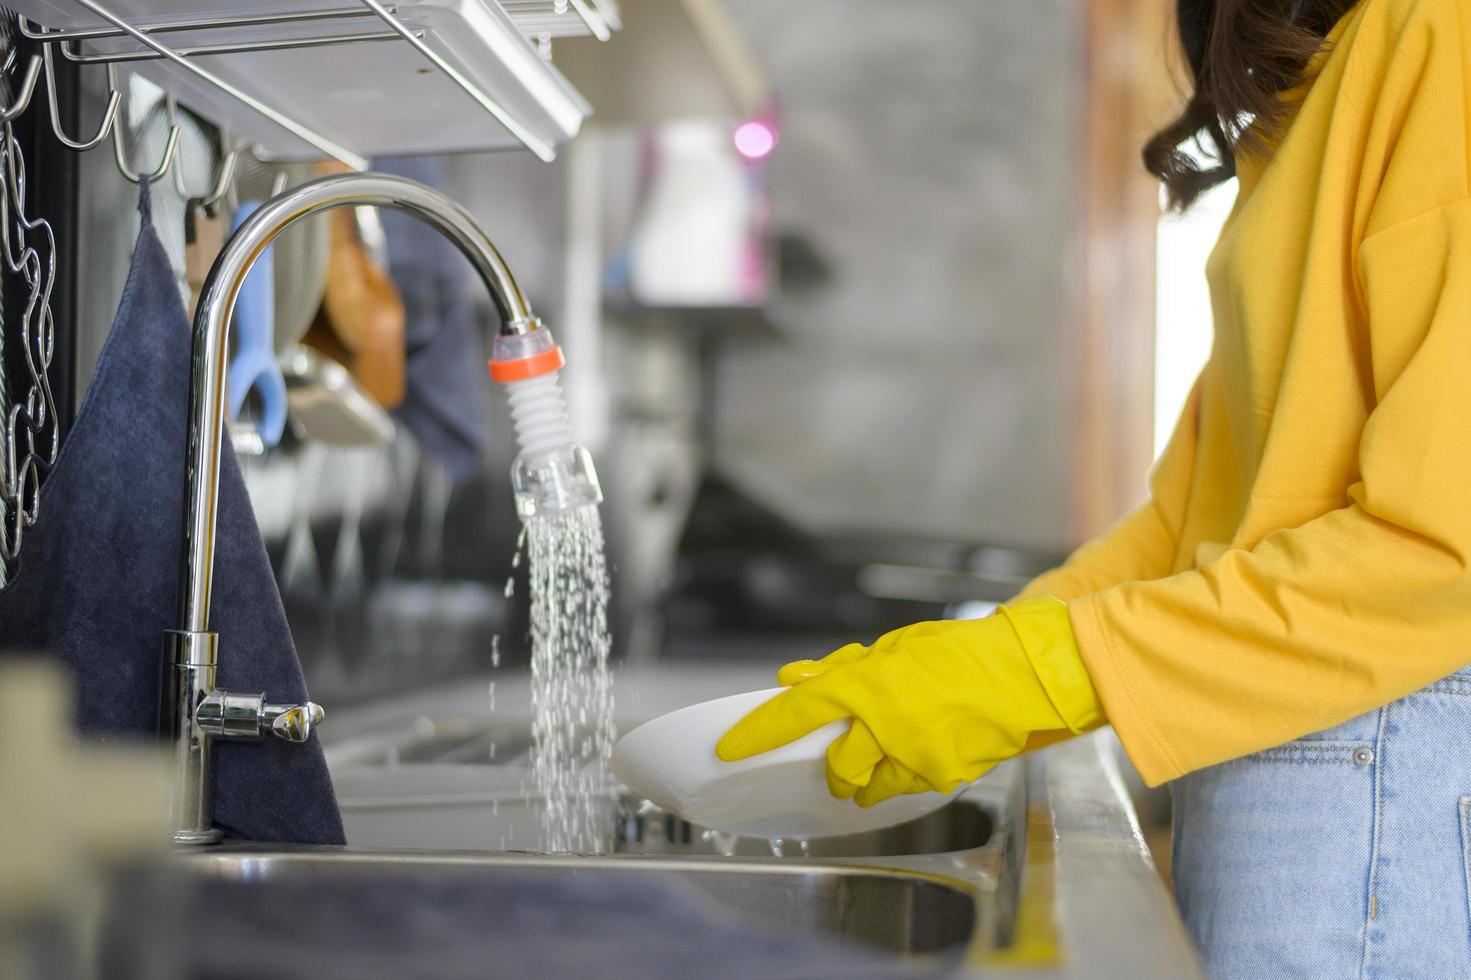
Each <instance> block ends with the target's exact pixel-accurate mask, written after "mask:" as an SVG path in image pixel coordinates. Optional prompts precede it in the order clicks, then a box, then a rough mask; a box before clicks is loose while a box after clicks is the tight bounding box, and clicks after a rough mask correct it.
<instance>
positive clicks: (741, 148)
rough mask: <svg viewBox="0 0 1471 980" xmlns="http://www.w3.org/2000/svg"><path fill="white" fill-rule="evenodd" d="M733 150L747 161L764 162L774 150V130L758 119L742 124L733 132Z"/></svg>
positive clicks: (768, 124)
mask: <svg viewBox="0 0 1471 980" xmlns="http://www.w3.org/2000/svg"><path fill="white" fill-rule="evenodd" d="M735 148H736V152H737V153H739V154H740V155H741V156H743V157H745V158H746V159H747V160H764V159H766V158H767V157H769V156H771V151H772V150H774V149H776V130H775V129H773V128H772V126H771V124H770V123H766V122H762V121H761V120H759V119H753V120H751V121H750V122H748V123H742V124H741V125H740V127H739V128H737V129H736V131H735Z"/></svg>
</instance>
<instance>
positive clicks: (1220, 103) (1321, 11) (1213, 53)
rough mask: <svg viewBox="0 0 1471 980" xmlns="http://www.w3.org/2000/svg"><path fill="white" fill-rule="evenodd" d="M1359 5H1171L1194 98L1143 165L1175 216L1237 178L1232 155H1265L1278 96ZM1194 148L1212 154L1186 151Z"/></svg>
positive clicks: (1186, 1)
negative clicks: (1161, 188)
mask: <svg viewBox="0 0 1471 980" xmlns="http://www.w3.org/2000/svg"><path fill="white" fill-rule="evenodd" d="M1356 2H1357V0H1177V6H1178V16H1179V26H1180V42H1181V44H1182V46H1183V47H1184V50H1185V59H1186V61H1187V63H1188V64H1189V67H1190V74H1191V81H1192V90H1191V92H1190V97H1189V100H1188V101H1187V102H1186V103H1185V108H1184V109H1183V110H1181V112H1180V115H1179V117H1178V118H1177V119H1175V121H1174V122H1172V123H1170V124H1169V125H1168V126H1166V127H1165V128H1164V129H1163V130H1161V131H1160V132H1159V133H1157V134H1155V136H1154V137H1153V138H1152V139H1151V140H1150V141H1149V142H1148V143H1147V144H1145V147H1144V166H1145V167H1146V168H1148V170H1149V172H1150V173H1152V174H1154V175H1155V176H1156V177H1158V178H1159V179H1160V180H1162V181H1163V182H1164V185H1165V191H1166V193H1167V195H1168V197H1169V202H1170V207H1171V208H1173V209H1176V210H1181V211H1183V210H1184V209H1185V208H1188V207H1189V206H1190V205H1191V204H1192V203H1194V201H1195V199H1196V198H1198V197H1199V196H1200V195H1201V194H1203V193H1205V192H1206V191H1208V190H1210V189H1211V188H1212V187H1214V186H1216V185H1217V184H1219V183H1221V182H1222V181H1226V180H1229V179H1231V178H1232V177H1233V176H1235V174H1236V158H1237V155H1238V154H1250V153H1255V152H1261V151H1262V150H1264V149H1265V148H1266V147H1265V144H1266V141H1267V140H1269V139H1270V138H1271V137H1273V136H1275V135H1276V134H1277V133H1278V131H1279V130H1280V129H1281V127H1282V126H1283V125H1284V124H1285V121H1286V115H1287V112H1288V106H1287V105H1286V104H1285V102H1284V101H1283V99H1282V98H1281V95H1282V93H1284V92H1286V91H1287V90H1289V89H1291V88H1294V87H1295V86H1297V85H1298V83H1299V82H1301V81H1302V75H1303V71H1304V69H1306V68H1307V66H1308V63H1309V62H1310V61H1311V60H1312V58H1313V56H1314V55H1315V54H1316V53H1317V52H1318V50H1319V49H1320V48H1321V47H1322V46H1323V39H1324V38H1325V37H1327V36H1328V33H1329V32H1330V31H1331V30H1333V26H1334V25H1335V24H1337V23H1338V21H1339V19H1340V18H1342V17H1343V15H1344V14H1346V13H1348V11H1349V9H1350V8H1352V7H1353V6H1354V4H1355V3H1356ZM1191 141H1198V142H1199V143H1200V145H1201V148H1202V149H1204V150H1205V151H1206V152H1207V153H1208V154H1210V155H1211V156H1214V157H1215V158H1216V159H1215V160H1214V161H1206V162H1202V161H1201V159H1200V158H1199V156H1197V155H1192V154H1191V153H1189V152H1187V151H1186V149H1185V146H1186V144H1188V143H1190V142H1191Z"/></svg>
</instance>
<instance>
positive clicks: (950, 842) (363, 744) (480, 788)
mask: <svg viewBox="0 0 1471 980" xmlns="http://www.w3.org/2000/svg"><path fill="white" fill-rule="evenodd" d="M530 753H531V738H530V733H529V732H528V731H527V730H526V729H525V728H524V727H517V726H514V725H505V724H495V723H492V722H491V721H490V720H489V719H486V718H483V717H481V718H475V717H469V718H455V717H440V718H428V717H421V718H418V719H415V720H414V721H413V722H412V723H409V724H402V723H400V724H398V725H395V726H392V727H389V728H387V729H386V730H383V731H379V732H374V733H369V734H367V735H361V736H358V737H355V738H352V739H350V740H344V741H342V742H339V743H336V744H330V743H329V744H328V746H327V761H328V765H329V766H330V767H331V768H332V776H333V781H334V782H335V784H336V789H337V799H338V804H339V806H340V807H341V810H342V819H343V824H344V826H345V828H346V830H347V839H348V842H349V843H351V844H353V845H354V846H362V847H391V848H401V847H412V848H433V849H442V850H468V851H498V852H505V851H533V850H536V849H537V848H538V845H539V843H540V841H539V826H538V807H539V805H540V801H539V800H537V799H536V798H535V797H534V796H532V795H531V794H530V792H529V790H530V787H531V782H532V779H531V761H530ZM641 803H642V801H640V800H639V799H637V798H633V797H627V796H625V797H624V798H623V799H622V800H621V801H617V802H615V801H614V799H613V795H612V791H611V790H610V793H609V799H608V803H607V811H606V814H605V816H604V818H603V819H604V821H605V824H604V825H605V826H606V827H608V829H609V834H608V839H609V841H610V842H611V843H612V845H613V848H614V850H615V851H616V852H617V853H620V854H637V855H678V856H685V857H714V856H725V857H731V856H738V857H753V858H754V857H772V856H776V857H787V858H798V857H810V858H850V857H898V856H904V855H922V854H941V853H949V852H957V851H967V850H972V849H975V848H980V847H984V846H986V844H987V843H988V842H989V841H990V840H991V838H992V835H993V833H994V832H995V829H996V825H997V820H996V813H995V810H996V808H997V806H998V805H999V802H998V800H997V798H996V796H995V794H991V795H989V796H988V795H987V793H986V792H984V791H979V792H978V791H976V790H971V791H969V792H967V794H966V795H965V796H962V797H961V798H960V799H959V800H957V801H956V802H954V803H951V804H950V805H948V806H945V807H943V808H941V809H939V810H937V811H935V812H934V813H930V814H927V815H925V816H923V817H921V818H919V819H917V820H912V821H909V822H908V823H905V824H900V825H899V826H896V827H890V828H886V829H883V830H877V831H872V832H869V833H862V834H853V835H850V836H846V837H831V838H822V839H817V840H813V841H811V842H810V843H808V844H807V845H806V846H805V847H803V846H802V845H801V844H799V843H798V842H796V841H785V842H777V841H768V840H762V839H752V838H739V839H732V838H727V837H725V836H724V835H719V834H715V833H712V832H710V831H707V830H706V829H705V828H703V827H699V826H697V825H694V824H690V823H688V822H687V821H684V820H681V819H679V818H678V817H676V816H674V815H672V814H668V813H665V812H663V811H661V810H658V809H655V808H652V807H650V806H648V805H641Z"/></svg>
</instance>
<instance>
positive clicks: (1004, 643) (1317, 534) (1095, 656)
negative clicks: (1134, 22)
mask: <svg viewBox="0 0 1471 980" xmlns="http://www.w3.org/2000/svg"><path fill="white" fill-rule="evenodd" d="M1180 14H1181V16H1180V24H1181V35H1182V39H1183V43H1184V48H1185V51H1186V53H1187V55H1188V58H1189V62H1190V65H1191V67H1192V69H1193V74H1194V82H1195V85H1194V92H1193V94H1192V96H1191V98H1190V100H1189V103H1188V105H1187V106H1186V108H1185V110H1184V112H1183V114H1182V115H1181V117H1180V119H1179V120H1178V121H1177V122H1176V123H1174V124H1173V125H1171V126H1170V127H1169V128H1168V129H1166V130H1165V131H1164V132H1163V133H1161V134H1160V135H1159V136H1158V137H1156V138H1155V139H1154V140H1153V141H1152V142H1151V143H1150V144H1149V146H1148V148H1147V149H1146V153H1145V159H1146V162H1147V164H1148V166H1149V168H1150V169H1151V170H1152V171H1153V172H1154V173H1155V174H1157V175H1158V176H1159V177H1160V179H1161V180H1162V181H1163V182H1164V185H1165V187H1166V189H1167V191H1168V194H1169V197H1170V199H1171V201H1172V202H1173V203H1174V205H1175V206H1177V207H1187V206H1188V205H1189V204H1190V203H1191V202H1192V201H1193V200H1194V199H1195V198H1196V197H1197V196H1198V195H1199V194H1200V193H1201V192H1202V191H1204V190H1205V189H1207V188H1209V187H1211V186H1213V185H1214V184H1217V183H1219V182H1220V181H1222V180H1224V179H1226V178H1227V177H1229V176H1231V175H1232V174H1233V173H1234V174H1236V175H1237V176H1239V177H1240V198H1239V201H1238V203H1237V206H1236V209H1235V211H1234V212H1233V214H1232V216H1231V218H1230V220H1229V221H1228V223H1227V225H1226V228H1225V230H1224V232H1223V233H1222V236H1221V239H1220V243H1219V245H1218V246H1217V248H1216V250H1215V253H1214V255H1213V257H1212V259H1211V262H1210V266H1209V278H1210V282H1211V286H1212V296H1213V302H1214V308H1215V319H1216V324H1215V327H1216V339H1215V345H1214V349H1213V352H1212V357H1211V359H1210V361H1209V363H1208V365H1207V366H1206V368H1205V370H1204V371H1203V372H1202V374H1201V376H1200V379H1199V381H1198V382H1197V384H1196V386H1195V389H1194V391H1193V393H1192V394H1191V397H1190V399H1189V402H1188V404H1187V405H1186V408H1185V411H1184V414H1183V416H1182V418H1181V420H1180V423H1179V426H1178V428H1177V431H1176V433H1175V435H1174V438H1173V440H1172V441H1171V443H1170V445H1169V447H1168V449H1167V450H1166V451H1165V453H1164V456H1163V457H1162V459H1161V460H1160V462H1159V464H1158V467H1157V469H1156V471H1155V473H1154V474H1153V478H1152V480H1151V499H1150V500H1149V502H1148V503H1146V504H1145V505H1144V506H1143V507H1141V508H1140V509H1139V510H1137V511H1136V512H1134V513H1133V514H1131V515H1130V516H1128V517H1126V518H1125V519H1124V520H1123V521H1122V522H1121V523H1119V524H1118V525H1117V526H1116V527H1115V528H1114V529H1113V530H1111V531H1109V532H1108V533H1107V534H1105V535H1104V536H1103V537H1101V538H1100V539H1098V540H1097V541H1094V542H1092V543H1091V544H1088V545H1087V546H1085V547H1084V548H1082V549H1081V550H1080V551H1079V552H1077V554H1075V555H1074V556H1073V557H1072V558H1071V559H1070V560H1069V561H1068V562H1067V564H1066V565H1065V566H1063V567H1062V568H1061V569H1058V570H1056V571H1054V572H1051V573H1049V574H1047V575H1044V576H1042V577H1041V578H1040V579H1038V580H1037V581H1036V582H1034V583H1032V584H1031V585H1030V586H1029V587H1028V588H1027V589H1026V590H1025V592H1024V593H1023V595H1022V596H1020V597H1019V599H1018V601H1016V602H1015V603H1014V604H1012V605H1010V606H1009V607H1008V608H1004V609H1002V610H1001V611H1000V613H999V614H998V615H997V616H994V617H991V618H990V619H986V620H980V621H975V622H953V623H928V624H921V625H918V626H912V627H909V628H906V629H901V630H898V631H896V632H894V633H891V634H889V635H887V636H885V637H883V638H882V639H880V640H879V641H878V642H877V643H875V644H874V645H873V646H871V647H861V646H856V645H855V646H849V647H845V648H843V649H841V650H839V651H837V652H836V653H834V654H832V655H831V656H829V657H827V658H826V659H825V660H823V661H820V662H816V663H810V662H804V663H799V664H792V665H788V666H787V667H786V668H783V670H782V673H781V680H782V681H783V682H784V683H787V684H791V685H795V686H793V687H792V688H791V689H790V690H789V691H787V692H786V693H784V694H782V695H780V696H778V697H777V698H775V699H773V700H772V701H770V702H768V703H767V704H765V705H763V706H762V707H760V708H758V709H757V710H756V711H755V712H753V713H752V714H751V715H750V716H749V717H747V718H746V719H745V720H744V721H742V722H741V723H740V724H739V725H737V726H736V727H735V728H734V729H732V730H731V731H730V732H729V733H728V734H727V735H726V736H725V738H724V739H723V740H722V741H721V743H720V746H719V752H720V755H721V757H722V758H725V759H727V760H734V759H738V758H744V757H746V756H749V755H752V754H755V753H758V752H762V751H766V750H769V749H771V748H773V747H775V746H777V745H781V744H784V743H786V742H788V741H790V740H792V739H794V738H796V737H798V736H800V735H803V734H805V733H807V732H809V731H811V730H813V729H815V728H816V727H818V726H820V725H822V724H825V723H827V722H830V721H833V720H836V719H851V720H852V724H851V726H850V729H849V731H848V732H847V733H846V734H845V735H843V736H842V737H840V738H838V739H837V740H835V741H834V742H833V744H832V746H831V747H830V749H829V751H828V778H829V783H830V787H831V789H832V791H833V793H834V794H836V795H838V796H841V797H853V798H854V799H856V801H857V802H858V803H859V804H860V805H872V804H873V803H875V802H878V801H880V800H882V799H885V798H888V797H890V796H893V795H895V794H899V793H909V792H916V791H920V790H927V789H940V790H948V789H950V788H952V787H954V786H956V785H957V784H959V783H960V782H961V781H963V780H969V779H973V778H975V777H977V776H979V775H980V774H982V773H984V772H985V771H987V770H988V769H990V768H991V767H992V766H994V765H995V764H996V763H998V762H1000V761H1002V760H1004V759H1006V758H1008V757H1010V756H1012V755H1015V754H1017V753H1019V752H1021V751H1023V750H1025V749H1026V748H1028V747H1034V746H1036V745H1038V744H1042V743H1045V742H1047V741H1052V740H1056V739H1058V738H1065V737H1068V736H1069V735H1071V734H1075V733H1080V732H1084V731H1087V730H1089V729H1091V728H1094V727H1097V726H1099V725H1101V724H1103V723H1104V722H1105V720H1107V721H1109V722H1112V724H1113V725H1114V727H1115V728H1116V729H1117V731H1118V734H1119V736H1120V738H1121V739H1122V741H1123V744H1124V746H1125V748H1126V749H1127V750H1128V753H1129V755H1130V757H1131V758H1132V759H1133V761H1134V763H1135V764H1136V766H1137V767H1138V768H1139V770H1140V772H1141V773H1143V775H1144V777H1145V778H1146V779H1147V780H1148V781H1149V782H1150V783H1151V784H1158V783H1162V782H1166V781H1170V780H1178V782H1176V783H1175V786H1174V794H1175V801H1176V844H1175V849H1176V860H1175V865H1174V868H1175V875H1176V891H1177V894H1178V896H1179V900H1180V904H1181V908H1182V910H1183V913H1184V915H1185V919H1186V922H1187V924H1188V927H1189V929H1190V931H1191V933H1192V935H1193V936H1194V938H1195V939H1196V940H1197V942H1198V944H1199V946H1200V948H1201V950H1202V952H1203V955H1204V957H1205V960H1206V965H1207V967H1208V969H1209V970H1210V972H1211V975H1212V976H1214V977H1221V978H1229V977H1249V978H1262V977H1279V976H1309V977H1351V976H1352V977H1357V976H1364V977H1370V976H1374V977H1392V978H1397V980H1399V978H1408V977H1434V978H1444V977H1471V911H1468V868H1467V861H1468V855H1471V671H1464V672H1462V673H1456V672H1457V671H1459V670H1461V668H1463V667H1465V666H1466V665H1467V664H1468V663H1471V568H1468V562H1471V0H1360V2H1358V3H1353V2H1352V0H1297V2H1295V3H1294V2H1291V0H1181V2H1180ZM1192 140H1198V141H1199V142H1200V143H1201V144H1203V145H1205V146H1208V147H1210V148H1211V150H1212V151H1213V152H1214V153H1215V154H1216V155H1217V156H1218V157H1219V161H1220V162H1219V163H1218V164H1214V165H1202V164H1199V163H1197V162H1196V157H1195V156H1193V155H1191V154H1187V153H1185V152H1184V150H1183V145H1184V144H1187V143H1189V142H1191V141H1192Z"/></svg>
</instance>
